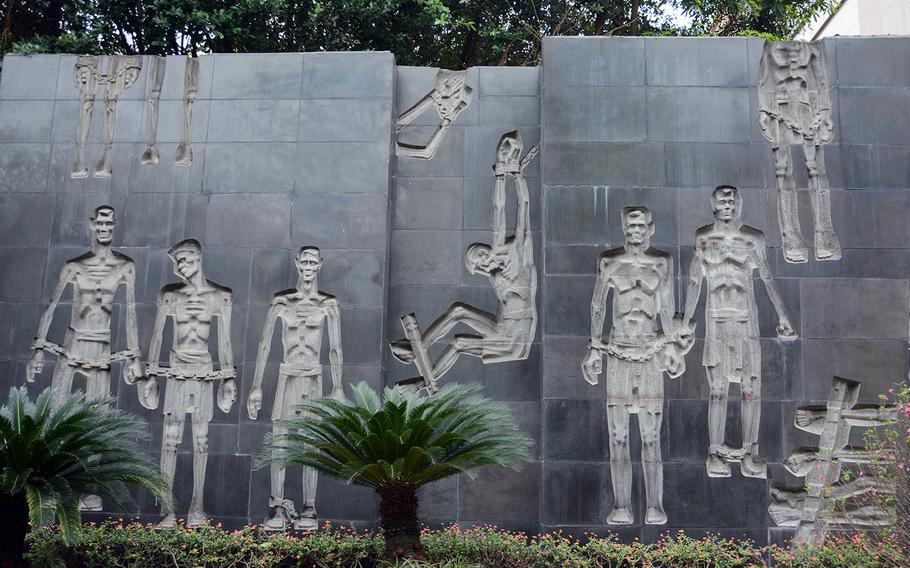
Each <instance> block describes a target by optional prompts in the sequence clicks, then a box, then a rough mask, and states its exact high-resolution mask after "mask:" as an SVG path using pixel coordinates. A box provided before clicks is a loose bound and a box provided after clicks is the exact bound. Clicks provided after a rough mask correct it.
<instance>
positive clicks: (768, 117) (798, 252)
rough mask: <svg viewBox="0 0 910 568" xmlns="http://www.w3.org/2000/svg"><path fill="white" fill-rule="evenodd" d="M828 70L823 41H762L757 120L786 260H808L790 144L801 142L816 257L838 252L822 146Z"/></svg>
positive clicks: (827, 133) (829, 130) (826, 137)
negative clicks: (767, 146) (773, 181)
mask: <svg viewBox="0 0 910 568" xmlns="http://www.w3.org/2000/svg"><path fill="white" fill-rule="evenodd" d="M827 73H828V72H827V68H826V67H825V60H824V48H823V47H822V44H821V42H810V43H806V42H799V41H780V42H771V41H769V42H765V46H764V51H763V52H762V58H761V68H760V71H759V80H758V112H759V125H760V126H761V131H762V134H763V135H764V136H765V138H767V139H768V141H769V142H771V154H772V156H773V157H774V170H775V174H776V177H777V214H778V221H779V224H780V232H781V239H782V241H783V247H784V259H785V260H786V261H787V262H796V263H798V262H806V261H807V260H808V247H807V245H806V242H805V241H804V240H803V235H802V230H801V229H800V225H799V208H798V202H797V193H796V182H795V181H794V179H793V156H792V153H791V148H792V146H793V145H802V147H803V153H804V154H805V159H806V170H807V173H808V176H809V195H810V198H811V203H812V214H813V220H814V223H815V259H816V260H839V259H840V257H841V248H840V243H839V242H838V239H837V235H836V234H835V233H834V225H833V223H832V221H831V191H830V188H829V187H828V176H827V174H826V173H825V154H824V149H823V145H824V144H825V143H827V142H830V141H831V140H832V139H833V138H834V122H833V120H832V118H831V98H830V93H829V92H828V78H827Z"/></svg>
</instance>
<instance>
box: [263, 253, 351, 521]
mask: <svg viewBox="0 0 910 568" xmlns="http://www.w3.org/2000/svg"><path fill="white" fill-rule="evenodd" d="M294 264H295V265H296V267H297V274H298V278H297V287H296V288H291V289H290V290H285V291H283V292H278V293H277V294H275V297H274V298H273V299H272V301H271V303H270V304H269V310H268V313H267V315H266V319H265V327H264V328H263V330H262V337H261V338H260V340H259V349H258V351H257V353H256V371H255V373H254V375H253V386H252V388H251V389H250V393H249V397H248V398H247V412H248V414H249V416H250V419H251V420H256V418H257V417H258V415H259V411H260V410H261V409H262V379H263V375H264V374H265V365H266V361H267V360H268V356H269V348H270V347H271V345H272V333H273V331H274V328H275V323H276V322H278V321H279V320H280V321H281V341H282V346H283V349H284V353H283V355H282V358H281V365H280V366H279V367H278V386H277V389H276V390H275V400H274V403H273V405H272V435H273V436H274V437H276V438H278V437H281V436H284V435H286V434H287V433H288V429H287V426H286V422H287V421H288V420H290V419H292V418H294V417H296V416H298V414H299V412H298V410H297V409H296V407H297V405H298V404H300V403H302V402H304V401H306V400H309V399H313V398H319V397H321V396H322V362H321V360H320V351H321V348H322V336H323V332H324V330H325V327H326V326H325V324H326V323H328V332H329V363H330V366H331V369H332V397H333V398H335V399H336V400H344V386H343V384H342V367H343V364H344V359H343V353H342V350H341V310H340V309H339V307H338V300H336V299H335V296H332V295H331V294H327V293H325V292H323V291H321V290H319V284H318V279H317V276H318V275H319V270H320V268H322V256H321V255H320V252H319V249H318V248H316V247H313V246H305V247H302V248H301V249H300V251H298V253H297V256H296V258H295V259H294ZM284 478H285V468H284V467H282V466H280V465H277V464H272V467H271V496H270V497H269V509H270V511H269V516H268V517H267V518H266V519H265V522H264V523H263V525H264V527H265V529H266V530H283V529H284V528H285V524H286V523H287V521H288V520H292V521H293V523H294V528H295V529H297V530H312V529H315V528H316V526H317V523H316V482H317V472H316V470H314V469H312V468H308V467H305V468H303V509H302V510H301V511H300V513H299V515H298V514H297V512H296V511H295V509H294V503H293V502H292V501H291V500H290V499H286V498H285V497H284Z"/></svg>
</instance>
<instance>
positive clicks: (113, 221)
mask: <svg viewBox="0 0 910 568" xmlns="http://www.w3.org/2000/svg"><path fill="white" fill-rule="evenodd" d="M116 225H117V215H116V213H114V208H113V207H111V206H110V205H99V206H98V207H95V210H94V211H93V212H92V216H91V217H90V218H89V221H88V226H89V229H91V231H92V235H93V238H94V239H95V241H96V242H97V243H99V244H102V245H109V244H111V241H112V240H114V227H115V226H116Z"/></svg>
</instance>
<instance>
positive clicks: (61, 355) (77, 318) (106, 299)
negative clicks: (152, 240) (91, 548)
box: [26, 205, 143, 511]
mask: <svg viewBox="0 0 910 568" xmlns="http://www.w3.org/2000/svg"><path fill="white" fill-rule="evenodd" d="M116 224H117V218H116V215H115V213H114V208H113V207H111V206H110V205H101V206H99V207H96V208H95V210H94V212H93V213H92V216H91V218H90V219H89V229H90V230H91V233H92V248H91V250H90V251H88V252H86V253H85V254H83V255H81V256H78V257H76V258H74V259H72V260H69V261H67V262H66V264H64V265H63V269H62V270H61V271H60V276H59V278H58V279H57V285H56V287H55V288H54V291H53V294H52V296H51V301H50V304H49V305H48V306H47V308H46V309H45V310H44V313H43V314H42V315H41V320H40V322H39V324H38V333H37V335H36V336H35V339H34V341H33V342H32V349H34V353H33V354H32V358H31V360H30V361H29V363H28V365H27V366H26V380H27V381H28V382H33V381H34V380H35V377H37V375H38V374H39V373H41V371H42V370H43V369H44V352H45V351H46V352H48V353H52V354H54V355H56V356H57V363H56V364H55V365H54V374H53V378H52V379H51V388H53V389H54V390H55V392H54V399H53V404H54V406H55V407H59V406H60V405H61V404H62V403H63V402H64V401H65V400H66V399H67V398H68V397H69V395H70V393H71V391H72V386H73V377H74V376H75V375H76V374H79V375H81V376H83V377H85V397H86V399H88V400H97V399H99V398H102V397H105V396H109V395H110V391H111V363H112V362H114V361H122V362H123V367H122V372H123V379H124V380H125V381H126V382H127V384H132V383H134V382H135V381H136V380H138V379H139V378H140V377H142V376H143V370H142V363H141V362H140V358H141V353H140V351H139V328H138V325H137V323H136V268H135V265H134V264H133V260H132V259H131V258H130V257H128V256H126V255H125V254H121V253H119V252H117V251H115V250H113V249H111V242H112V241H113V236H114V227H115V226H116ZM67 286H71V287H72V293H73V299H72V309H71V310H70V325H69V327H68V328H67V330H66V334H65V335H64V338H63V343H62V344H57V343H54V342H52V341H50V340H48V337H47V336H48V332H49V330H50V327H51V322H52V320H53V318H54V311H55V310H56V308H57V305H58V304H59V303H60V300H61V298H62V297H63V293H64V292H65V291H66V288H67ZM120 286H123V287H124V291H125V300H126V303H125V305H124V306H123V308H124V314H125V317H126V326H125V327H126V344H127V348H126V350H123V351H118V352H115V353H112V352H111V329H112V325H111V323H112V322H111V313H112V311H113V308H114V296H115V294H116V293H117V289H118V288H120ZM101 508H102V503H101V498H100V497H98V496H97V495H83V496H82V498H81V501H80V509H82V510H83V511H100V510H101Z"/></svg>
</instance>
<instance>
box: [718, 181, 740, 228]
mask: <svg viewBox="0 0 910 568" xmlns="http://www.w3.org/2000/svg"><path fill="white" fill-rule="evenodd" d="M711 207H712V208H713V209H714V218H715V219H717V220H718V221H732V220H734V219H738V218H739V215H740V207H739V192H738V191H736V189H734V188H718V189H715V190H714V193H713V194H712V196H711Z"/></svg>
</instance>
